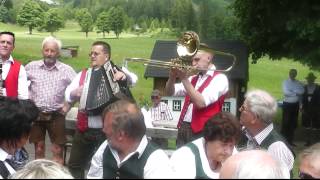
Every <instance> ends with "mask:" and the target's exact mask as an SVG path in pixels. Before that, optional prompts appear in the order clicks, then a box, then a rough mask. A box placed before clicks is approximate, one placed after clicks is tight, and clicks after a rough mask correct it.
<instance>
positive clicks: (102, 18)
mask: <svg viewBox="0 0 320 180" xmlns="http://www.w3.org/2000/svg"><path fill="white" fill-rule="evenodd" d="M96 26H97V29H98V30H99V31H100V32H102V33H103V38H105V33H106V32H107V33H109V32H110V21H109V15H108V13H107V12H102V13H100V14H99V15H98V18H97V21H96Z"/></svg>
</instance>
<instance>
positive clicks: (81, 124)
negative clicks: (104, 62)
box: [77, 69, 88, 133]
mask: <svg viewBox="0 0 320 180" xmlns="http://www.w3.org/2000/svg"><path fill="white" fill-rule="evenodd" d="M86 74H87V69H83V70H82V72H81V76H80V81H79V86H82V85H83V84H84V80H85V78H86ZM77 129H78V130H79V132H81V133H83V132H85V131H86V130H87V129H88V115H87V113H86V112H83V111H80V110H78V114H77Z"/></svg>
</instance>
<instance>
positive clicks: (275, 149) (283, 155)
mask: <svg viewBox="0 0 320 180" xmlns="http://www.w3.org/2000/svg"><path fill="white" fill-rule="evenodd" d="M272 130H273V124H270V125H269V126H267V127H266V128H265V129H263V130H262V131H261V132H260V133H259V134H257V135H256V136H255V137H254V139H255V140H256V142H257V143H258V144H259V145H261V143H262V141H263V140H264V139H266V138H267V136H268V135H269V134H270V133H271V131H272ZM267 151H268V152H269V153H270V154H271V155H272V156H273V157H275V158H276V159H278V160H279V161H280V162H282V163H284V164H285V165H286V166H287V167H288V169H289V170H291V169H292V168H293V163H294V156H293V154H292V153H291V151H290V149H289V148H288V147H287V146H286V144H285V143H283V142H281V141H277V142H274V143H272V144H271V145H270V146H269V147H268V149H267Z"/></svg>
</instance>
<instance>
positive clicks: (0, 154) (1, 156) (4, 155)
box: [0, 148, 16, 179]
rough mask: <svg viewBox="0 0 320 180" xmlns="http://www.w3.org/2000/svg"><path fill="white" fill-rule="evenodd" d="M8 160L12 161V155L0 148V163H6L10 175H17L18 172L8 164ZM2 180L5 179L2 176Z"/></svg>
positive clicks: (0, 177)
mask: <svg viewBox="0 0 320 180" xmlns="http://www.w3.org/2000/svg"><path fill="white" fill-rule="evenodd" d="M6 159H12V155H9V154H8V153H7V152H6V151H4V150H3V149H2V148H0V161H2V162H3V163H4V165H5V166H6V168H7V169H8V171H9V173H10V175H11V174H13V173H15V172H16V171H15V170H14V169H13V168H12V167H11V166H10V164H8V163H7V162H6V161H5V160H6ZM0 179H3V177H2V176H1V175H0Z"/></svg>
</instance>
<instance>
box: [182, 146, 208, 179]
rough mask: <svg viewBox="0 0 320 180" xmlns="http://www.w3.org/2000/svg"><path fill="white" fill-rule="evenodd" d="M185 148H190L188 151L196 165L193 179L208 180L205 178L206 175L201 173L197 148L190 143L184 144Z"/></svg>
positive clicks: (200, 162) (201, 168)
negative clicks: (190, 152)
mask: <svg viewBox="0 0 320 180" xmlns="http://www.w3.org/2000/svg"><path fill="white" fill-rule="evenodd" d="M186 146H187V147H188V148H190V150H191V151H192V153H193V154H194V158H195V163H196V177H195V179H210V178H209V177H208V176H207V174H206V173H205V172H204V171H203V167H202V161H201V158H200V152H199V149H198V147H197V146H196V145H195V144H193V143H192V142H190V143H188V144H186Z"/></svg>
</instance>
